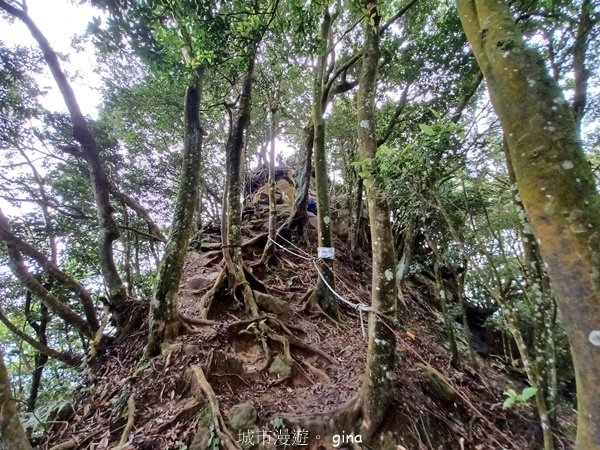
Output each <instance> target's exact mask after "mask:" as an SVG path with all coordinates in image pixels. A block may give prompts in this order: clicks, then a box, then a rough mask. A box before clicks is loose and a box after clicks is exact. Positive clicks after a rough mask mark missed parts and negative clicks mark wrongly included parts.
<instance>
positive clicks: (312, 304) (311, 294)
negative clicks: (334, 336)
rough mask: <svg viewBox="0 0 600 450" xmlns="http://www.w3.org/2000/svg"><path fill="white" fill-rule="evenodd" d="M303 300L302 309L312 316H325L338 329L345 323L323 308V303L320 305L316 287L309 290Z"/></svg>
mask: <svg viewBox="0 0 600 450" xmlns="http://www.w3.org/2000/svg"><path fill="white" fill-rule="evenodd" d="M301 302H302V306H301V307H300V311H301V312H305V313H307V314H308V315H309V316H310V317H311V318H315V317H323V318H325V319H326V320H328V321H329V322H331V323H332V325H334V326H335V327H336V328H337V329H338V330H339V329H340V327H341V326H342V325H343V324H342V322H340V321H338V320H336V319H335V318H333V317H331V316H330V315H329V314H327V313H326V312H325V311H324V310H323V308H321V305H319V301H318V298H317V296H316V294H315V289H314V288H313V289H311V290H309V291H308V292H307V293H306V294H304V296H303V297H302V300H301Z"/></svg>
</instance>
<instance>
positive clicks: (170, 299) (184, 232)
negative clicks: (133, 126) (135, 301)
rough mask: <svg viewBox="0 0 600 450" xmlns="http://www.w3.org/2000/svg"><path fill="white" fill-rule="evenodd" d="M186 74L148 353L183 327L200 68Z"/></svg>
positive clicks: (194, 201) (197, 159)
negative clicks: (175, 178) (173, 191)
mask: <svg viewBox="0 0 600 450" xmlns="http://www.w3.org/2000/svg"><path fill="white" fill-rule="evenodd" d="M190 76H191V79H190V81H189V84H188V87H187V90H186V94H185V105H184V114H185V136H184V146H183V165H182V171H181V175H180V178H179V188H178V191H177V200H176V201H175V212H174V214H173V221H172V223H171V230H170V233H169V237H168V239H167V244H166V246H165V253H164V256H163V258H162V261H161V263H160V266H159V269H158V276H157V280H156V286H155V288H154V293H153V298H152V302H151V304H150V330H149V336H148V346H147V347H146V354H147V355H149V356H155V355H157V354H158V353H159V352H160V348H161V345H162V344H163V342H165V341H168V340H171V339H173V338H175V337H176V336H177V335H178V334H179V333H180V332H181V330H182V328H183V322H182V320H181V317H180V316H179V312H178V308H177V294H178V292H179V282H180V280H181V273H182V271H183V264H184V262H185V255H186V254H187V248H188V243H189V240H190V236H191V234H192V231H193V229H194V218H195V210H196V207H197V205H198V187H199V182H200V166H201V163H202V157H201V154H202V127H201V126H200V102H201V100H202V81H203V76H204V71H203V70H202V69H198V70H197V71H195V72H194V73H193V74H192V75H190Z"/></svg>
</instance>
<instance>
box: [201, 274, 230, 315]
mask: <svg viewBox="0 0 600 450" xmlns="http://www.w3.org/2000/svg"><path fill="white" fill-rule="evenodd" d="M226 279H227V272H226V270H225V269H224V268H223V269H221V270H220V271H219V275H218V276H217V279H216V280H215V282H214V284H213V285H212V287H211V288H210V289H209V290H208V291H207V292H206V294H204V295H203V296H202V298H201V299H200V317H201V318H202V319H204V320H207V319H208V313H209V312H210V307H211V306H212V303H213V301H214V299H215V296H216V295H217V293H218V292H219V291H220V290H221V288H222V287H223V284H224V283H225V280H226Z"/></svg>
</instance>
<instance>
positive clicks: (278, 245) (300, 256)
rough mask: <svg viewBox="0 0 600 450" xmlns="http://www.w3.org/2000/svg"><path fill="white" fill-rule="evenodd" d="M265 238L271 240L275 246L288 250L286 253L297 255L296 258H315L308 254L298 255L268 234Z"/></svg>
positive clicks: (309, 259)
mask: <svg viewBox="0 0 600 450" xmlns="http://www.w3.org/2000/svg"><path fill="white" fill-rule="evenodd" d="M267 239H268V240H269V241H271V242H272V243H273V244H275V245H276V246H277V247H279V248H281V249H283V250H285V251H286V252H288V253H290V254H292V255H294V256H297V257H298V258H302V259H305V260H307V261H313V260H314V259H315V258H313V257H312V256H308V257H307V256H302V255H299V254H298V253H295V252H293V251H291V250H290V249H289V248H286V247H284V246H283V245H281V244H280V243H279V242H275V241H274V240H273V239H271V237H270V236H267ZM307 254H308V253H307Z"/></svg>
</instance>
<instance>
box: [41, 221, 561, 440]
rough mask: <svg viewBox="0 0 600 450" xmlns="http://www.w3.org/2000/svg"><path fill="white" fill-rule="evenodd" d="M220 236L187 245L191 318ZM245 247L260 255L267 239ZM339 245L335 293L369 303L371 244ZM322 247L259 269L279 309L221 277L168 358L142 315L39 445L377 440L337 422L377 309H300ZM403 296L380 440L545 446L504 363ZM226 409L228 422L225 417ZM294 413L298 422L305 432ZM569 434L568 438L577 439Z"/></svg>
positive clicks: (282, 256) (184, 307)
mask: <svg viewBox="0 0 600 450" xmlns="http://www.w3.org/2000/svg"><path fill="white" fill-rule="evenodd" d="M312 233H314V231H313V232H312ZM312 237H314V236H312ZM213 241H217V239H216V238H215V239H213ZM314 241H315V239H311V236H310V233H309V242H314ZM258 242H261V241H260V240H259V241H258ZM216 246H218V244H212V245H208V247H210V249H207V250H206V251H195V252H190V253H189V257H188V260H187V262H186V266H185V271H184V276H183V279H182V282H181V286H180V304H181V311H182V313H183V314H184V315H186V316H188V317H190V318H196V319H198V318H200V308H199V304H200V299H201V298H202V296H203V295H204V294H205V293H206V291H208V290H209V288H210V287H211V286H212V285H213V283H214V280H215V279H216V278H217V276H218V274H219V271H220V270H221V266H220V256H219V255H220V251H219V250H218V249H214V247H216ZM204 248H206V245H204ZM244 250H245V257H246V260H247V261H253V260H257V259H258V258H260V254H261V251H262V246H260V245H258V246H248V247H246V248H245V249H244ZM292 252H293V253H292ZM336 252H337V253H336V258H337V263H336V274H337V276H338V279H337V288H336V289H337V291H338V292H339V294H340V295H341V296H343V297H344V298H345V299H347V300H348V301H349V302H351V303H360V302H363V303H368V301H369V284H370V272H371V266H370V260H369V256H368V254H367V252H365V251H361V252H360V254H358V255H352V254H351V253H350V251H349V250H348V248H347V246H346V244H345V242H343V241H341V240H337V241H336ZM315 253H316V249H315V248H314V246H313V245H300V244H298V246H292V245H289V244H286V249H285V250H284V249H281V248H278V250H277V255H278V264H277V266H276V267H274V268H269V269H264V268H255V270H254V272H255V275H257V278H258V279H260V280H262V282H263V283H264V287H266V289H268V291H269V293H270V294H272V295H273V296H275V297H277V298H279V299H281V300H283V301H284V302H285V304H286V305H287V307H281V305H279V304H277V305H279V306H280V308H279V309H278V310H277V312H272V313H268V314H267V313H265V315H264V316H262V318H261V319H258V320H249V319H248V317H247V316H246V315H245V314H244V313H243V311H242V310H241V308H240V305H239V303H238V302H237V300H235V299H234V298H233V296H232V295H231V294H230V293H229V292H228V291H227V289H226V287H223V288H222V289H221V290H220V291H219V292H217V295H216V297H215V302H214V303H213V305H212V308H211V314H210V315H209V317H208V318H209V319H210V320H209V321H206V322H205V323H206V324H204V325H200V324H197V325H192V326H190V330H189V332H188V333H187V334H185V335H183V336H181V337H180V338H179V339H178V340H177V341H176V342H174V343H173V344H172V345H170V346H169V348H167V349H165V351H164V355H163V357H160V358H156V359H154V360H151V361H143V360H142V351H143V346H144V343H145V338H146V333H145V328H143V327H142V328H140V330H139V331H138V332H137V333H134V334H133V335H131V336H129V337H127V338H126V339H124V340H122V341H121V342H117V343H116V344H115V345H114V346H111V347H110V348H107V349H106V350H105V352H104V353H103V354H102V355H101V356H100V357H98V358H97V359H96V360H95V361H94V362H93V364H92V365H91V368H90V369H89V372H88V374H87V382H86V384H85V385H84V386H82V387H81V388H80V389H79V391H78V392H77V395H76V398H77V401H76V402H75V403H74V405H73V409H72V412H71V414H70V415H69V416H68V417H65V421H57V422H56V423H55V424H54V425H53V426H52V428H51V430H50V432H49V433H48V434H47V436H45V438H44V440H43V442H41V443H40V448H44V449H45V448H51V447H52V446H57V445H58V447H54V449H55V450H58V449H67V448H81V449H88V448H89V449H95V450H102V449H108V448H122V449H180V450H183V449H188V448H193V449H201V448H210V449H216V448H219V447H218V445H217V444H216V442H217V440H216V438H220V439H221V440H223V439H224V440H228V439H229V441H230V445H233V446H235V445H236V442H235V441H238V440H239V441H243V440H245V441H246V443H248V442H249V441H250V439H249V438H250V437H252V442H253V443H255V444H256V443H257V442H259V443H260V444H261V445H260V446H255V447H254V448H264V449H270V448H276V444H283V442H284V440H285V438H286V437H287V441H286V442H287V443H288V444H291V443H292V442H294V443H295V444H301V445H296V446H292V447H290V445H288V446H287V447H285V446H284V445H279V446H277V448H284V447H285V448H312V449H329V448H367V447H363V446H361V445H360V444H358V443H356V441H358V440H359V438H358V437H356V436H352V435H351V431H350V430H346V429H339V430H336V428H335V426H336V421H335V418H336V412H337V411H338V410H339V409H340V408H342V407H343V405H344V404H346V403H347V402H348V401H350V400H351V399H352V397H353V395H354V394H355V393H356V392H357V390H358V389H359V387H360V384H361V376H362V373H363V368H364V367H365V352H366V342H367V338H366V336H365V328H366V322H367V316H366V314H364V317H361V314H360V313H359V312H358V311H357V310H356V309H354V308H351V307H349V306H348V305H346V304H342V309H343V311H344V313H345V314H344V323H343V324H335V323H332V322H331V321H330V320H328V319H327V318H325V317H324V316H322V315H318V314H317V315H314V314H311V313H310V312H307V311H303V310H302V307H303V304H302V298H303V296H304V294H305V293H306V291H307V290H308V289H310V287H311V286H312V285H313V284H314V282H315V280H316V277H317V276H318V275H317V273H316V270H315V267H314V264H313V262H312V261H311V260H310V259H307V258H309V257H310V255H314V254H315ZM257 289H258V286H257ZM405 298H406V306H405V307H401V308H400V310H399V314H398V321H399V323H400V324H401V325H400V328H399V329H397V330H396V334H397V338H398V343H399V360H400V362H399V364H398V369H397V386H396V388H397V394H396V400H395V402H394V405H393V408H392V409H391V410H390V413H389V415H388V419H387V421H386V423H385V424H384V427H383V429H382V431H381V434H380V441H379V442H378V443H377V444H376V446H374V447H372V448H381V449H408V450H412V449H429V448H435V449H502V448H507V449H529V448H535V442H536V439H538V438H539V436H538V425H537V422H536V418H535V415H534V414H533V409H532V408H526V407H515V408H512V409H510V410H508V411H503V410H502V409H501V408H500V403H501V402H502V399H503V394H502V393H503V391H505V390H506V389H507V388H508V387H510V386H512V384H511V383H512V382H511V381H510V380H509V379H508V378H507V377H506V375H504V374H503V373H502V372H499V371H497V370H496V369H494V368H492V367H491V365H490V364H488V362H487V361H484V360H483V359H480V360H479V361H478V363H479V364H478V365H479V367H478V368H477V370H475V369H474V368H472V367H468V366H464V367H461V368H456V367H453V366H452V365H451V364H450V357H449V352H448V351H447V349H446V348H445V344H444V336H443V332H442V330H441V328H440V326H441V325H440V324H439V323H438V322H436V319H435V318H436V314H435V312H434V309H433V308H432V307H431V306H429V305H427V304H424V303H423V302H422V300H420V301H417V300H416V299H415V298H413V297H412V296H411V295H410V293H408V295H405ZM198 323H200V322H198ZM204 377H206V380H207V381H208V383H209V384H210V387H211V388H212V391H211V390H210V389H209V390H207V386H208V384H207V383H204ZM516 388H517V389H520V388H521V386H516ZM213 393H214V397H213V395H212V394H213ZM240 404H246V405H243V406H241V407H240V406H239V405H240ZM248 404H251V406H250V405H248ZM236 405H238V406H236ZM217 407H218V408H219V410H220V413H221V414H222V415H223V419H222V420H219V419H218V417H216V416H215V412H217V410H216V409H215V408H217ZM232 413H233V417H229V419H228V415H229V416H232ZM225 423H228V428H229V431H230V435H229V436H228V435H227V433H226V431H225V427H223V425H224V424H225ZM293 423H297V424H300V428H298V429H297V430H296V432H295V433H293V432H292V424H293ZM325 425H327V426H325ZM240 427H241V428H242V429H241V430H237V428H240ZM221 428H223V430H222V431H223V433H224V434H221V430H220V429H221ZM246 429H250V431H246V434H244V432H245V430H246ZM286 429H287V430H288V431H287V436H286V431H285V430H286ZM332 430H333V432H332ZM559 439H560V441H561V442H562V443H563V445H564V448H570V446H571V443H570V440H569V439H567V438H564V437H559ZM352 441H354V444H353V443H352ZM248 447H249V446H248V445H246V446H245V448H248ZM221 448H223V447H221Z"/></svg>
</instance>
